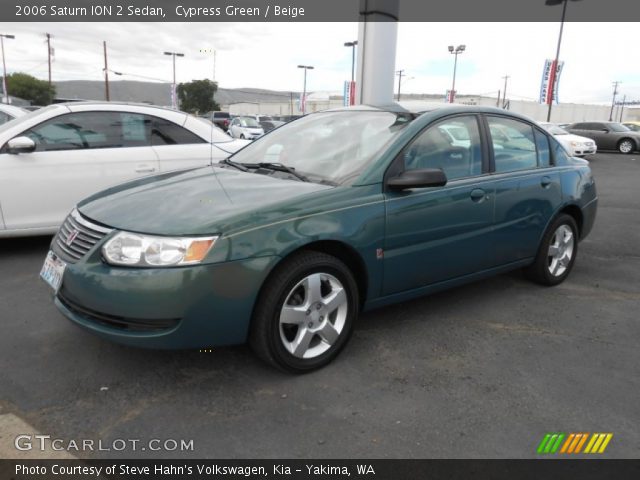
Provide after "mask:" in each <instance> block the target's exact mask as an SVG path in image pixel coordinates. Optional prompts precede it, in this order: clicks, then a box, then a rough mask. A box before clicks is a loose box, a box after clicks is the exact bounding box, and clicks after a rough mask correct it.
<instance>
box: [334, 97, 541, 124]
mask: <svg viewBox="0 0 640 480" xmlns="http://www.w3.org/2000/svg"><path fill="white" fill-rule="evenodd" d="M340 111H345V112H348V111H368V112H375V111H379V112H391V113H409V114H414V115H416V116H420V115H422V114H425V113H431V112H437V113H438V114H442V115H443V116H444V115H448V114H452V115H454V114H456V113H493V114H498V115H505V114H506V115H509V116H511V117H515V118H519V119H522V120H526V121H529V122H533V120H532V119H531V118H529V117H527V116H525V115H521V114H519V113H516V112H512V111H509V110H503V109H501V108H497V107H488V106H484V105H460V104H449V103H434V102H411V103H408V104H405V103H402V102H400V103H396V102H394V103H392V104H388V105H356V106H352V107H339V108H332V109H329V110H324V112H340ZM534 123H535V122H534Z"/></svg>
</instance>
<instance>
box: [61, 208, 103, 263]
mask: <svg viewBox="0 0 640 480" xmlns="http://www.w3.org/2000/svg"><path fill="white" fill-rule="evenodd" d="M109 232H111V229H109V228H106V227H102V226H100V225H96V224H95V223H93V222H90V221H89V220H87V219H85V218H84V217H82V216H81V215H80V213H79V212H78V211H77V210H76V209H73V211H72V212H71V213H70V214H69V215H68V216H67V218H66V219H65V221H64V223H63V224H62V226H61V227H60V230H58V233H57V234H56V237H55V239H54V242H53V251H54V252H55V253H56V255H58V256H59V257H60V258H62V260H64V261H65V262H67V263H75V262H77V261H78V260H80V259H81V258H82V257H84V256H85V255H86V254H87V252H88V251H89V250H91V249H92V248H93V247H94V246H95V244H96V243H98V242H99V241H100V240H102V239H103V238H104V236H105V235H106V234H108V233H109Z"/></svg>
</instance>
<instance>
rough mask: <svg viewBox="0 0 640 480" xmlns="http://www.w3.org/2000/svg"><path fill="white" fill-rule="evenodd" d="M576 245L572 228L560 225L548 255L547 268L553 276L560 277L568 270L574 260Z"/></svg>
mask: <svg viewBox="0 0 640 480" xmlns="http://www.w3.org/2000/svg"><path fill="white" fill-rule="evenodd" d="M574 245H575V238H574V235H573V231H572V230H571V227H569V226H568V225H560V226H559V227H558V228H557V230H556V231H555V233H554V234H553V237H552V238H551V243H550V245H549V252H548V255H547V259H548V263H547V266H548V268H549V272H550V273H551V275H553V276H554V277H559V276H561V275H562V274H563V273H564V272H565V271H566V270H567V268H568V266H569V265H570V264H571V259H572V258H573V251H574Z"/></svg>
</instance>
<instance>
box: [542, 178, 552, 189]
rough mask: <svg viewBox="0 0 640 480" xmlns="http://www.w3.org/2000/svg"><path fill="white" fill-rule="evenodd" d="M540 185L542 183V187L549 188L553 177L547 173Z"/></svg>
mask: <svg viewBox="0 0 640 480" xmlns="http://www.w3.org/2000/svg"><path fill="white" fill-rule="evenodd" d="M540 185H542V188H549V185H551V178H549V177H547V176H546V175H545V176H544V177H542V178H541V179H540Z"/></svg>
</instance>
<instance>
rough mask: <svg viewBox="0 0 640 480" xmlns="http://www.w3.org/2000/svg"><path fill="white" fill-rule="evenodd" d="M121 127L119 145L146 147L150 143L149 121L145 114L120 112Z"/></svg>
mask: <svg viewBox="0 0 640 480" xmlns="http://www.w3.org/2000/svg"><path fill="white" fill-rule="evenodd" d="M119 115H120V126H121V128H122V143H121V145H120V146H121V147H146V146H148V145H150V143H151V142H150V141H149V130H150V123H149V121H148V119H147V118H146V115H142V114H140V113H126V112H123V113H120V114H119Z"/></svg>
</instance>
